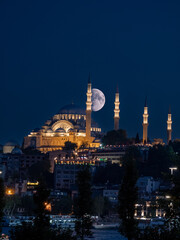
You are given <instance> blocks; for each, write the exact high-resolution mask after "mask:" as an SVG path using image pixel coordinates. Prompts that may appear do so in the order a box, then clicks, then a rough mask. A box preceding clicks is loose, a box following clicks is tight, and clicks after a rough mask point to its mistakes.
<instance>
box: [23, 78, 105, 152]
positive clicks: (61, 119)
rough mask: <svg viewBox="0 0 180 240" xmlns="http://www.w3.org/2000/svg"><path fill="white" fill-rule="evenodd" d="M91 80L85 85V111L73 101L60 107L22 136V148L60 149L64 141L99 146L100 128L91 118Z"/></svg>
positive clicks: (44, 150) (43, 150)
mask: <svg viewBox="0 0 180 240" xmlns="http://www.w3.org/2000/svg"><path fill="white" fill-rule="evenodd" d="M91 96H92V91H91V82H90V78H89V81H88V87H87V102H86V111H85V109H83V108H80V107H78V106H76V105H75V104H74V103H72V104H69V105H66V106H64V107H62V108H61V109H60V110H59V112H58V113H57V114H55V115H54V116H53V117H52V118H51V119H49V120H47V121H46V122H45V124H44V125H43V126H42V127H41V128H40V129H35V130H33V131H32V132H31V133H30V134H29V135H28V136H26V137H24V144H23V148H28V147H32V148H36V149H38V150H40V151H41V152H44V153H46V152H48V151H55V150H61V149H62V147H63V146H64V145H65V142H67V141H70V142H72V143H76V144H77V146H78V147H80V146H81V145H83V144H87V145H88V147H92V148H93V147H99V145H100V141H99V139H98V137H99V135H100V134H101V128H100V127H98V125H97V124H96V123H95V122H93V121H92V119H91V111H92V109H91V105H92V101H91Z"/></svg>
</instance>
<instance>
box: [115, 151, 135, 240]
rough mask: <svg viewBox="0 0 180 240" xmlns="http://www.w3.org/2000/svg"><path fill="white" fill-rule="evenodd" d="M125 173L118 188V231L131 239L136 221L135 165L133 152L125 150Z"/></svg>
mask: <svg viewBox="0 0 180 240" xmlns="http://www.w3.org/2000/svg"><path fill="white" fill-rule="evenodd" d="M124 167H125V173H124V177H123V180H122V184H121V187H120V190H119V195H118V200H119V206H118V213H119V218H120V220H121V223H120V227H119V231H120V233H121V234H122V235H124V236H125V237H127V238H128V240H131V239H133V238H134V236H135V235H136V232H137V223H136V220H135V219H134V213H135V204H136V202H137V199H138V192H137V187H136V182H137V170H136V166H135V158H134V153H133V151H132V150H131V149H129V150H127V152H126V154H125V157H124Z"/></svg>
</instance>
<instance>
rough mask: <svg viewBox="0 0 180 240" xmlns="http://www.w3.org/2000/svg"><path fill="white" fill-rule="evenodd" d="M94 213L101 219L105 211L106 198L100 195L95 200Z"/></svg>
mask: <svg viewBox="0 0 180 240" xmlns="http://www.w3.org/2000/svg"><path fill="white" fill-rule="evenodd" d="M93 210H94V211H93V212H94V214H96V215H98V217H100V216H101V215H102V214H103V210H104V198H103V197H102V196H100V195H98V196H97V197H95V198H94V199H93Z"/></svg>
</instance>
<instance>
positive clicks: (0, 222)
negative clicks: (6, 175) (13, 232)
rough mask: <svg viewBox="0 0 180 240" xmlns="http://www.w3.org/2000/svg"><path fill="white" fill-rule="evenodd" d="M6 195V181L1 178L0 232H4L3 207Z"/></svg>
mask: <svg viewBox="0 0 180 240" xmlns="http://www.w3.org/2000/svg"><path fill="white" fill-rule="evenodd" d="M4 196H5V188H4V182H3V179H2V178H0V234H1V232H2V220H3V209H4V205H5V201H4Z"/></svg>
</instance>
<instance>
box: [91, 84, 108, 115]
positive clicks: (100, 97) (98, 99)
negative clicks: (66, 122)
mask: <svg viewBox="0 0 180 240" xmlns="http://www.w3.org/2000/svg"><path fill="white" fill-rule="evenodd" d="M91 100H92V110H93V111H94V112H97V111H99V110H101V109H102V108H103V107H104V104H105V96H104V93H103V92H101V90H99V89H97V88H93V89H92V98H91Z"/></svg>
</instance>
